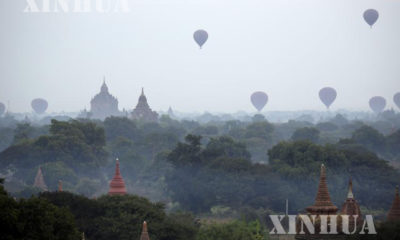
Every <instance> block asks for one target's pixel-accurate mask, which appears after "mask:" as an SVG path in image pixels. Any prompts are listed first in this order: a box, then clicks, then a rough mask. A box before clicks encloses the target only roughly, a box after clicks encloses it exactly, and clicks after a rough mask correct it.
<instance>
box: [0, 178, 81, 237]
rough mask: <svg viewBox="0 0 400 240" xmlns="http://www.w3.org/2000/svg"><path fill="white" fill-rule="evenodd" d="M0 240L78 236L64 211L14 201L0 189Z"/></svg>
mask: <svg viewBox="0 0 400 240" xmlns="http://www.w3.org/2000/svg"><path fill="white" fill-rule="evenodd" d="M0 228H1V229H2V236H1V238H2V239H10V240H11V239H32V240H41V239H54V240H75V239H78V237H79V234H78V231H77V229H76V226H75V222H74V218H73V216H72V215H71V213H70V212H69V211H68V210H67V209H65V208H58V207H56V206H54V205H53V204H50V203H49V202H48V201H46V200H44V199H39V198H36V197H31V198H30V199H28V200H25V199H22V200H20V201H18V202H17V201H15V200H14V199H13V198H11V197H10V196H8V194H7V193H6V192H5V191H4V189H3V186H2V185H1V186H0Z"/></svg>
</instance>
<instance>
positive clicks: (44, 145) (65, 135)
mask: <svg viewBox="0 0 400 240" xmlns="http://www.w3.org/2000/svg"><path fill="white" fill-rule="evenodd" d="M104 146H105V137H104V130H103V129H102V128H100V127H98V126H96V124H94V123H92V122H78V121H70V122H59V121H56V120H52V124H51V126H50V135H43V136H40V137H38V138H36V139H32V140H25V141H22V142H20V143H18V144H17V145H13V146H11V147H9V148H7V149H6V150H4V151H3V152H1V153H0V165H1V166H3V167H7V166H8V165H10V164H12V165H13V166H14V167H16V168H17V169H27V168H28V169H29V168H34V167H36V166H37V165H41V164H44V163H48V162H63V163H64V164H65V166H67V167H68V168H71V169H73V170H74V171H76V172H77V173H81V172H80V171H85V172H87V171H88V170H89V171H91V169H92V168H97V167H99V166H102V165H104V163H105V161H106V158H107V152H106V151H105V150H104Z"/></svg>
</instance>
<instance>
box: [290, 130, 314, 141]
mask: <svg viewBox="0 0 400 240" xmlns="http://www.w3.org/2000/svg"><path fill="white" fill-rule="evenodd" d="M292 140H293V141H301V140H308V141H310V142H313V143H317V142H318V141H319V130H318V129H316V128H309V127H305V128H300V129H297V130H296V131H295V132H294V133H293V135H292Z"/></svg>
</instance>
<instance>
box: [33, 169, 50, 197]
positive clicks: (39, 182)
mask: <svg viewBox="0 0 400 240" xmlns="http://www.w3.org/2000/svg"><path fill="white" fill-rule="evenodd" d="M33 186H34V187H37V188H40V189H42V190H43V191H47V190H48V188H47V185H46V183H45V182H44V178H43V173H42V168H41V167H39V169H38V171H37V173H36V177H35V182H34V183H33Z"/></svg>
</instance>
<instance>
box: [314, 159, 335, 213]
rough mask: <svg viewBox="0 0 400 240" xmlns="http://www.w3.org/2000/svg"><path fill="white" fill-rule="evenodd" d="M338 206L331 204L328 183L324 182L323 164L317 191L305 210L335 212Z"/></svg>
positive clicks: (324, 171) (324, 170)
mask: <svg viewBox="0 0 400 240" xmlns="http://www.w3.org/2000/svg"><path fill="white" fill-rule="evenodd" d="M337 210H338V208H337V207H336V206H335V205H333V203H332V201H331V198H330V196H329V191H328V185H327V182H326V169H325V165H324V164H322V165H321V173H320V178H319V184H318V192H317V196H316V198H315V203H314V205H313V206H310V207H308V208H307V211H308V212H310V213H313V214H335V213H336V212H337Z"/></svg>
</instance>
